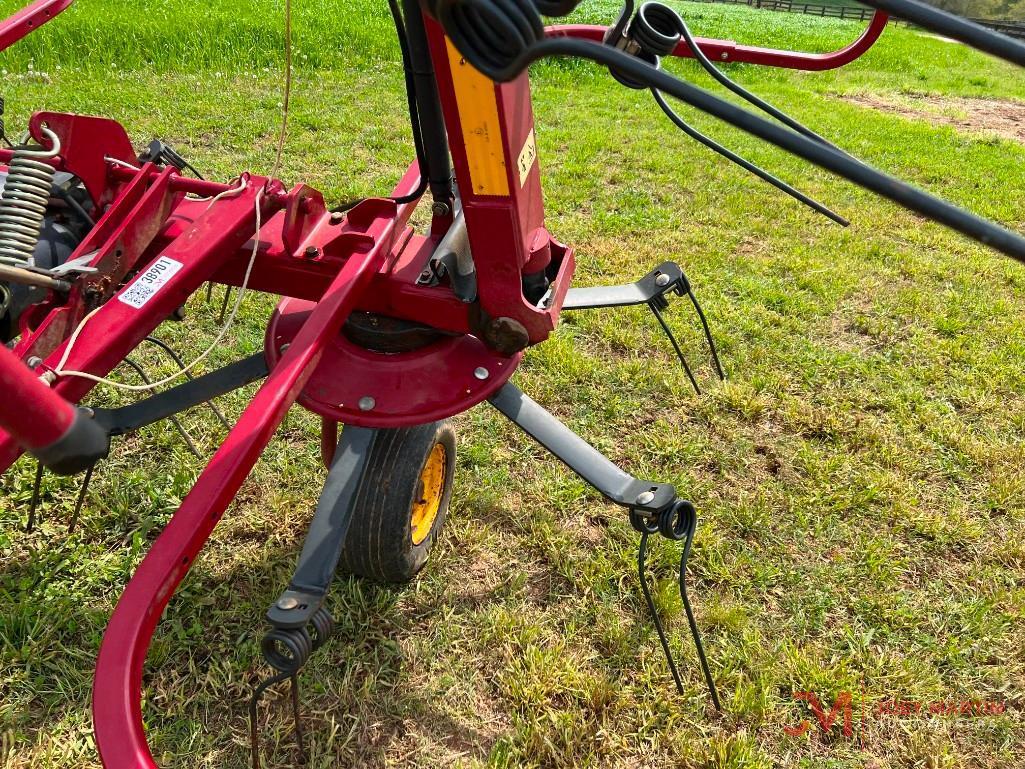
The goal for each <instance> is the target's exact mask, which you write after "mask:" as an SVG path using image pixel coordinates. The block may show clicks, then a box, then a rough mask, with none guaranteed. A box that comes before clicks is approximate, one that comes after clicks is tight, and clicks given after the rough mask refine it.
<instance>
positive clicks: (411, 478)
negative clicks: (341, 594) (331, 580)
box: [341, 422, 456, 582]
mask: <svg viewBox="0 0 1025 769" xmlns="http://www.w3.org/2000/svg"><path fill="white" fill-rule="evenodd" d="M436 446H440V447H441V448H440V449H438V452H443V454H444V468H443V471H442V473H441V474H442V475H443V481H442V483H441V490H440V496H438V495H435V497H433V498H437V499H438V509H437V512H436V514H434V515H433V518H432V519H431V521H430V524H429V525H430V528H429V531H428V530H427V528H426V524H425V523H424V522H425V521H426V515H421V516H420V518H419V519H418V520H420V521H421V525H422V526H421V528H420V530H419V531H420V536H421V537H422V539H420V540H419V541H414V537H415V531H416V530H415V529H414V527H413V519H414V513H416V512H418V511H422V510H423V509H424V508H423V507H422V506H423V505H424V502H425V501H426V500H425V494H424V487H423V481H422V478H421V476H423V475H424V473H425V471H427V464H428V461H429V460H430V461H431V462H432V470H431V471H428V472H429V473H430V472H433V474H434V477H435V478H437V476H438V471H437V466H436V464H434V463H436V462H437V461H438V460H437V455H434V456H435V458H434V459H433V460H432V453H433V452H435V447H436ZM455 460H456V433H455V430H454V429H453V428H452V425H451V424H449V423H448V422H432V423H431V424H427V425H418V426H416V427H401V428H396V429H391V430H379V431H378V434H377V437H376V439H375V440H374V445H373V448H372V449H371V451H370V457H369V459H368V460H367V467H366V470H365V471H364V472H363V479H362V481H361V483H360V487H359V491H358V493H357V496H356V508H355V510H354V513H353V518H352V523H351V524H350V525H349V532H348V534H347V535H346V538H345V546H344V548H343V549H342V559H341V568H342V569H343V570H344V571H347V572H348V573H350V574H355V575H357V576H360V577H367V578H369V579H373V580H376V581H378V582H408V581H409V580H411V579H412V578H413V577H415V576H416V574H417V572H419V571H420V570H421V569H422V568H423V567H424V565H425V564H426V563H427V556H428V555H429V554H430V551H431V547H432V546H433V545H434V541H435V539H436V538H437V536H438V533H439V532H440V531H441V528H442V526H443V525H444V523H445V516H446V514H447V513H448V503H449V500H450V499H451V497H452V478H453V476H454V474H455V464H456V462H455ZM428 481H430V478H428ZM428 507H429V505H428ZM425 532H426V533H425Z"/></svg>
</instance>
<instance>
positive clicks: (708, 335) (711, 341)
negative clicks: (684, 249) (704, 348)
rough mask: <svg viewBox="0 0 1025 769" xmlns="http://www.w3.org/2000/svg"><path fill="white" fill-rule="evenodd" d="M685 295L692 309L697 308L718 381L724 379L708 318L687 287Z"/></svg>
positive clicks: (724, 375)
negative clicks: (692, 306)
mask: <svg viewBox="0 0 1025 769" xmlns="http://www.w3.org/2000/svg"><path fill="white" fill-rule="evenodd" d="M687 296H688V297H690V301H691V304H693V305H694V309H695V310H697V313H698V319H700V321H701V327H702V328H703V329H704V330H705V339H706V340H708V349H709V351H710V352H711V353H712V362H713V363H714V364H715V373H716V374H718V375H719V381H720V382H725V381H726V372H725V371H723V367H722V363H720V362H719V351H718V350H717V349H716V347H715V339H714V338H713V337H712V329H710V328H709V327H708V320H707V319H706V318H705V312H704V310H702V309H701V305H700V304H698V298H697V297H696V296H695V295H694V292H693V291H691V290H690V287H689V286H688V288H687Z"/></svg>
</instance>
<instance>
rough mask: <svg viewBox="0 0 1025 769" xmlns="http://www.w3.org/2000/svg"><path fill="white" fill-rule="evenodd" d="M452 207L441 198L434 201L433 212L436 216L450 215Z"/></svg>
mask: <svg viewBox="0 0 1025 769" xmlns="http://www.w3.org/2000/svg"><path fill="white" fill-rule="evenodd" d="M451 210H452V209H451V208H449V206H448V203H444V202H442V201H440V200H436V201H434V205H432V206H431V213H432V214H434V215H435V216H448V215H449V212H450V211H451Z"/></svg>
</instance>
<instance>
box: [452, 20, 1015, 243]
mask: <svg viewBox="0 0 1025 769" xmlns="http://www.w3.org/2000/svg"><path fill="white" fill-rule="evenodd" d="M903 1H904V2H906V1H907V0H903ZM480 5H481V6H486V7H491V6H492V5H493V4H492V3H491V2H481V3H480ZM455 7H457V8H458V7H460V6H455ZM473 7H474V8H475V9H476V8H477V5H474V6H473ZM451 8H452V7H451V6H450V7H449V13H448V14H443V16H442V22H443V24H444V26H445V27H446V30H447V31H449V34H450V36H451V37H452V40H453V43H454V44H455V45H456V47H457V48H458V49H459V50H460V52H461V53H462V54H463V55H464V56H467V58H468V60H470V62H471V63H472V64H473V65H474V66H475V67H477V69H479V70H480V71H481V72H483V73H484V74H485V75H487V76H488V77H490V78H491V79H493V80H498V81H508V80H511V79H513V78H515V77H516V76H517V75H518V74H519V73H520V72H523V71H524V70H525V69H526V68H527V67H528V66H529V65H530V64H532V63H534V62H536V61H538V60H540V59H544V58H548V57H580V58H584V59H589V60H591V61H594V62H596V63H598V64H601V65H603V66H606V67H612V68H615V69H617V70H620V71H621V72H623V73H624V74H626V75H627V77H630V78H632V79H634V80H636V81H638V82H642V83H644V85H646V86H648V87H649V88H655V89H657V90H659V91H663V92H664V93H667V94H669V95H670V96H673V97H674V98H676V99H679V100H680V101H682V102H685V103H687V104H690V105H691V106H692V107H696V108H697V109H700V110H701V111H703V112H707V113H708V114H709V115H712V116H713V117H716V118H718V119H720V120H722V121H724V122H726V123H729V124H730V125H733V126H736V127H737V128H740V129H741V130H743V131H746V132H747V133H750V134H752V135H753V136H757V137H758V138H760V139H763V140H765V141H768V142H770V143H772V144H775V145H776V146H777V147H780V148H781V149H784V150H786V151H787V152H790V153H792V154H794V155H797V156H798V157H801V158H804V159H805V160H807V161H809V162H812V163H815V164H816V165H818V166H821V167H822V168H825V169H826V170H827V171H832V172H833V173H835V174H837V175H839V176H842V177H844V178H845V179H848V180H849V181H852V182H854V183H855V184H858V185H860V186H862V187H864V188H865V189H868V190H870V191H872V192H875V193H877V194H879V195H881V196H882V197H885V198H887V199H889V200H892V201H893V202H895V203H898V204H900V205H902V206H904V207H905V208H908V209H910V210H912V211H916V212H917V213H919V214H922V215H923V216H925V217H928V218H929V219H932V220H934V221H937V222H939V223H941V224H944V225H946V226H947V227H950V228H951V229H953V230H956V231H957V232H960V233H962V234H963V235H967V236H968V237H970V238H972V239H974V240H977V241H978V242H980V243H983V244H985V245H987V246H990V247H991V248H994V249H996V250H998V251H1001V252H1003V253H1005V254H1007V255H1008V256H1010V257H1012V258H1014V259H1016V260H1018V261H1020V262H1023V263H1025V238H1023V237H1022V236H1021V235H1018V234H1016V233H1013V232H1010V231H1009V230H1006V229H1004V228H1003V227H1001V226H999V225H997V224H994V223H993V222H990V221H987V220H986V219H983V218H981V217H979V216H976V215H975V214H972V213H969V212H968V211H965V210H964V209H962V208H959V207H957V206H955V205H953V204H951V203H947V202H946V201H944V200H940V199H939V198H937V197H935V196H933V195H930V194H929V193H927V192H923V191H922V190H920V189H918V188H916V187H914V186H912V185H910V184H908V183H907V182H904V181H901V180H899V179H895V178H894V177H892V176H889V175H888V174H885V173H883V172H881V171H878V170H876V169H875V168H872V167H871V166H868V165H866V164H865V163H862V162H861V161H859V160H857V159H855V158H853V157H851V156H850V155H846V154H844V153H843V152H840V151H838V150H835V149H833V148H832V147H828V146H826V145H824V144H821V143H819V142H817V141H814V140H812V139H809V138H808V137H806V136H803V135H801V134H798V133H794V132H793V131H791V130H789V129H787V128H783V127H781V126H779V125H777V124H776V123H772V122H770V121H768V120H765V119H764V118H761V117H758V116H757V115H754V114H752V113H750V112H748V111H746V110H744V109H742V108H740V107H738V106H736V105H735V104H731V103H730V102H727V101H725V100H723V99H720V98H718V97H717V96H714V95H712V94H711V93H709V92H708V91H705V90H704V89H702V88H699V87H698V86H695V85H693V84H692V83H688V82H686V81H684V80H681V79H678V78H675V77H673V76H672V75H669V74H668V73H666V72H663V71H661V70H658V69H656V68H655V67H652V66H651V65H650V64H647V63H646V62H643V61H641V60H639V59H637V58H636V57H634V56H630V55H629V54H626V53H623V52H622V51H619V50H616V49H614V48H611V47H610V46H607V45H602V44H601V43H595V42H591V41H587V40H575V39H570V38H545V37H544V28H543V27H542V26H541V24H540V19H538V22H537V27H539V29H531V32H533V33H535V34H534V36H533V38H532V39H524V35H523V27H521V26H519V24H517V26H516V32H517V33H518V34H517V35H516V37H517V38H519V39H520V40H522V41H523V42H524V43H525V44H524V46H523V47H521V48H519V49H518V50H516V51H515V52H512V51H511V49H510V48H509V43H508V42H507V44H506V45H505V46H503V47H504V48H505V51H501V50H496V49H495V48H494V47H493V46H492V45H491V44H490V41H491V39H493V37H494V35H495V34H497V33H496V32H495V31H494V30H492V32H491V34H489V35H487V37H486V38H485V37H482V36H481V35H480V34H478V32H477V30H476V29H475V28H474V26H473V25H468V24H466V20H465V18H464V15H463V14H456V15H455V16H454V17H453V15H452V13H451ZM464 10H465V8H464ZM498 13H500V12H498V11H494V10H493V12H492V13H490V15H489V21H490V22H491V23H492V24H495V25H496V26H498V28H499V29H500V30H501V32H502V33H505V32H506V31H507V29H511V28H512V24H511V23H509V22H507V21H506V20H505V19H503V18H502V17H501V16H500V15H496V14H498ZM505 39H506V40H507V41H508V40H509V38H508V37H506V38H505ZM1023 48H1025V47H1023ZM511 52H512V53H514V55H512V56H510V55H509V54H510V53H511ZM503 54H504V55H503Z"/></svg>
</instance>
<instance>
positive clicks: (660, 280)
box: [655, 272, 669, 288]
mask: <svg viewBox="0 0 1025 769" xmlns="http://www.w3.org/2000/svg"><path fill="white" fill-rule="evenodd" d="M655 285H656V286H658V287H659V288H663V287H664V286H668V285H669V276H668V275H666V274H665V273H664V272H660V273H659V274H658V275H656V276H655Z"/></svg>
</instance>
